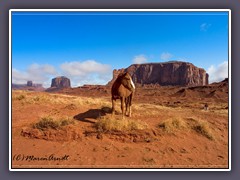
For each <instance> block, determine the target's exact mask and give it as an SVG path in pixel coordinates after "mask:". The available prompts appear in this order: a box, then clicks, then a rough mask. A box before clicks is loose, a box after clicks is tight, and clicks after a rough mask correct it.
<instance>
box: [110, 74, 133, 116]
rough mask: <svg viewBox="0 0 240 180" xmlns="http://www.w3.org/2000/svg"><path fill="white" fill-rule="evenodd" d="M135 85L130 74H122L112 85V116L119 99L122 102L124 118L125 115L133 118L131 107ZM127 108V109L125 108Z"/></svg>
mask: <svg viewBox="0 0 240 180" xmlns="http://www.w3.org/2000/svg"><path fill="white" fill-rule="evenodd" d="M134 91H135V85H134V83H133V81H132V78H131V76H130V74H129V73H127V72H125V73H121V74H119V75H118V77H117V79H116V80H115V82H114V83H113V85H112V115H114V113H115V103H116V100H117V99H120V100H121V109H122V118H123V117H124V115H127V112H128V116H129V117H131V105H132V97H133V92H134ZM124 104H125V106H126V109H125V107H124Z"/></svg>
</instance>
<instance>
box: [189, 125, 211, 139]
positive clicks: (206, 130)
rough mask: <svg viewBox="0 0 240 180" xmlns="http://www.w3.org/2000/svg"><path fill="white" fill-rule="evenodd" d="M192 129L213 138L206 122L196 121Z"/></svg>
mask: <svg viewBox="0 0 240 180" xmlns="http://www.w3.org/2000/svg"><path fill="white" fill-rule="evenodd" d="M192 129H193V130H195V131H196V132H197V133H199V134H201V135H203V136H205V137H206V138H208V139H210V140H214V136H213V133H212V130H211V128H210V127H209V124H208V123H207V122H203V121H198V123H197V124H196V125H194V126H193V127H192Z"/></svg>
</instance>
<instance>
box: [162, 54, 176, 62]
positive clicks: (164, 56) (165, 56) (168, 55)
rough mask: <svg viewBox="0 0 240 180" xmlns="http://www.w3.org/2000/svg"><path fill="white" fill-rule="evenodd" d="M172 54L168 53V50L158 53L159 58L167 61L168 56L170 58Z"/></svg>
mask: <svg viewBox="0 0 240 180" xmlns="http://www.w3.org/2000/svg"><path fill="white" fill-rule="evenodd" d="M172 57H173V55H172V54H170V53H168V52H163V53H162V54H161V55H160V59H161V60H164V61H167V60H169V59H170V58H172Z"/></svg>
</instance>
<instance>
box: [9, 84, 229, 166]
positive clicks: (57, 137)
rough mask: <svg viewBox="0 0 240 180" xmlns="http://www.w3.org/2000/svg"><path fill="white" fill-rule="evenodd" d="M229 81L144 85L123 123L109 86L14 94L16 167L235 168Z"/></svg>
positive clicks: (13, 142)
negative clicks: (232, 163)
mask: <svg viewBox="0 0 240 180" xmlns="http://www.w3.org/2000/svg"><path fill="white" fill-rule="evenodd" d="M224 83H225V82H221V83H216V84H212V85H209V86H204V87H190V88H184V87H155V86H144V87H137V89H136V92H135V94H134V97H133V105H132V117H125V118H124V119H122V118H121V110H120V102H119V103H118V105H117V112H116V115H115V116H111V95H110V88H108V87H104V88H101V87H98V88H94V87H91V88H87V89H86V88H69V89H64V90H60V91H57V92H51V93H50V92H34V91H26V90H12V118H11V120H10V121H11V127H12V132H11V133H12V142H11V146H12V152H11V153H12V168H228V164H229V140H228V137H229V119H228V84H227V86H226V83H225V84H224ZM206 103H207V104H208V107H209V109H208V110H206V109H204V105H205V104H206Z"/></svg>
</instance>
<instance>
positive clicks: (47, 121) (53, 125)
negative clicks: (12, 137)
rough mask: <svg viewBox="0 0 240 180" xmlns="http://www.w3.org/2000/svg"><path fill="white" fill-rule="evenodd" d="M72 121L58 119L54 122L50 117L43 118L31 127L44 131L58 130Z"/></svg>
mask: <svg viewBox="0 0 240 180" xmlns="http://www.w3.org/2000/svg"><path fill="white" fill-rule="evenodd" d="M73 123H74V121H73V120H72V119H68V118H67V119H65V118H62V119H59V120H55V119H53V118H52V117H43V118H41V119H40V121H39V122H37V123H35V124H34V125H33V128H35V129H39V130H46V129H59V128H61V127H63V126H67V125H69V124H73Z"/></svg>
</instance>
